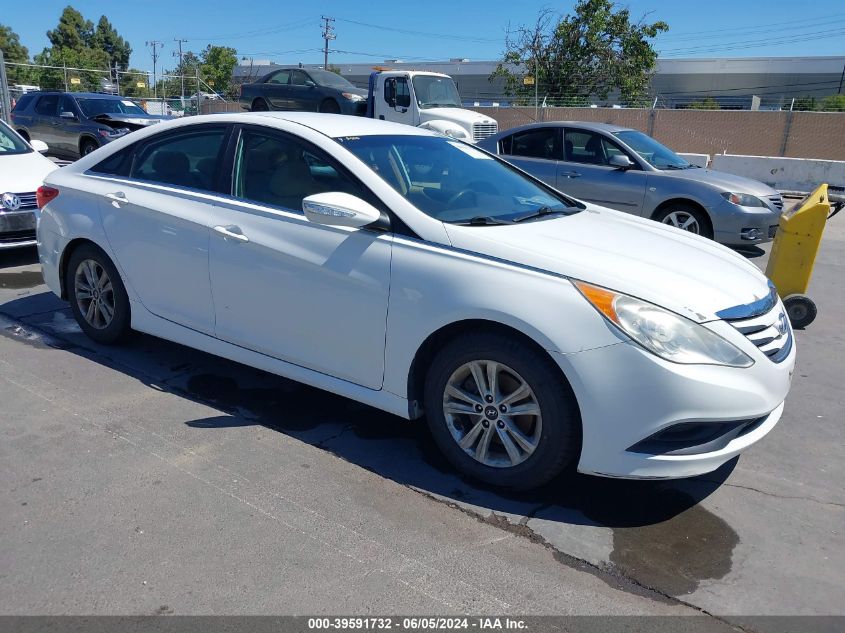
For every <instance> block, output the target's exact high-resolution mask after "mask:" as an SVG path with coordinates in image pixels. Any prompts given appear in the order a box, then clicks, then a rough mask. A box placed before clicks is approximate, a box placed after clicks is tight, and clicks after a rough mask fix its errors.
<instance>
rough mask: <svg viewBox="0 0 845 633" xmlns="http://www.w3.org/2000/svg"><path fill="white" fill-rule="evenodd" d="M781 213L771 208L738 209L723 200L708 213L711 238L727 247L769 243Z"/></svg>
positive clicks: (773, 235)
mask: <svg viewBox="0 0 845 633" xmlns="http://www.w3.org/2000/svg"><path fill="white" fill-rule="evenodd" d="M782 213H783V211H782V210H779V209H773V208H771V207H738V206H736V205H734V204H731V203H730V202H728V201H727V200H724V201H723V202H721V203H720V204H719V205H717V206H716V207H715V208H713V209H711V211H710V217H711V219H712V221H713V237H714V239H715V240H716V241H717V242H719V243H720V244H726V245H728V246H748V245H749V244H762V243H764V242H770V241H772V239H774V237H775V231H776V230H777V226H778V222H779V221H780V216H781V214H782Z"/></svg>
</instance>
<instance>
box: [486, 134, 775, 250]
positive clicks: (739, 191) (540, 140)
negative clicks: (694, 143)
mask: <svg viewBox="0 0 845 633" xmlns="http://www.w3.org/2000/svg"><path fill="white" fill-rule="evenodd" d="M478 145H479V147H482V148H484V149H486V150H488V151H490V152H493V153H495V154H499V155H501V156H503V157H505V158H507V160H508V161H510V162H512V163H513V164H515V165H517V166H518V167H520V168H521V169H523V170H525V171H526V172H528V173H529V174H531V175H533V176H535V177H536V178H539V179H540V180H543V181H544V182H546V183H548V184H549V185H551V186H553V187H555V188H557V189H559V190H560V191H563V192H564V193H567V194H569V195H571V196H573V197H574V198H579V199H581V200H584V201H587V202H592V203H594V204H600V205H602V206H605V207H610V208H612V209H617V210H619V211H625V212H626V213H632V214H634V215H639V216H644V217H649V218H652V219H653V220H657V221H658V222H663V223H665V224H671V225H673V226H676V227H678V228H681V229H684V230H686V231H690V232H693V233H697V234H699V235H703V236H705V237H709V238H712V239H715V240H716V241H718V242H721V243H722V244H729V245H733V246H741V245H748V244H757V243H760V242H767V241H769V240H771V239H772V238H773V237H774V234H775V231H776V229H777V224H778V220H779V218H780V215H781V212H782V210H783V198H782V197H781V195H780V194H779V193H778V192H777V191H775V190H774V189H772V188H771V187H769V186H768V185H765V184H763V183H761V182H758V181H756V180H751V179H749V178H743V177H740V176H733V175H731V174H726V173H722V172H718V171H713V170H710V169H703V168H700V167H697V166H695V165H692V164H690V163H688V162H687V161H686V160H684V159H683V158H681V157H680V156H678V155H677V154H676V153H675V152H673V151H672V150H670V149H669V148H667V147H665V146H664V145H661V144H660V143H658V142H657V141H656V140H654V139H653V138H651V137H650V136H648V135H647V134H643V133H642V132H640V131H638V130H633V129H629V128H623V127H618V126H615V125H607V124H603V123H585V122H578V121H550V122H547V123H533V124H530V125H523V126H521V127H517V128H511V129H509V130H506V131H504V132H500V133H499V134H496V135H495V136H491V137H490V138H487V139H485V140H483V141H481V142H480V143H479V144H478Z"/></svg>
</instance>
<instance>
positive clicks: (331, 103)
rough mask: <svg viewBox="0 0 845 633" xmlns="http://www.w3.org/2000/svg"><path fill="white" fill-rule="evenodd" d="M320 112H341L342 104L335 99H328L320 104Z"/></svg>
mask: <svg viewBox="0 0 845 633" xmlns="http://www.w3.org/2000/svg"><path fill="white" fill-rule="evenodd" d="M320 112H322V113H323V114H340V105H339V104H338V102H337V101H335V100H334V99H326V100H325V101H323V103H321V104H320Z"/></svg>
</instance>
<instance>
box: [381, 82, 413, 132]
mask: <svg viewBox="0 0 845 633" xmlns="http://www.w3.org/2000/svg"><path fill="white" fill-rule="evenodd" d="M377 98H378V97H377ZM381 100H382V104H381V106H382V107H381V108H380V111H381V113H380V116H379V117H378V118H380V119H384V120H385V121H395V122H396V123H404V124H405V125H414V108H412V107H411V103H412V102H413V95H412V94H411V82H410V81H408V78H407V77H387V78H386V79H385V80H384V89H383V90H382V94H381Z"/></svg>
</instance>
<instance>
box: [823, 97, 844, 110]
mask: <svg viewBox="0 0 845 633" xmlns="http://www.w3.org/2000/svg"><path fill="white" fill-rule="evenodd" d="M819 109H820V110H822V111H823V112H845V95H830V96H829V97H825V98H824V99H822V102H821V105H820V106H819Z"/></svg>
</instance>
